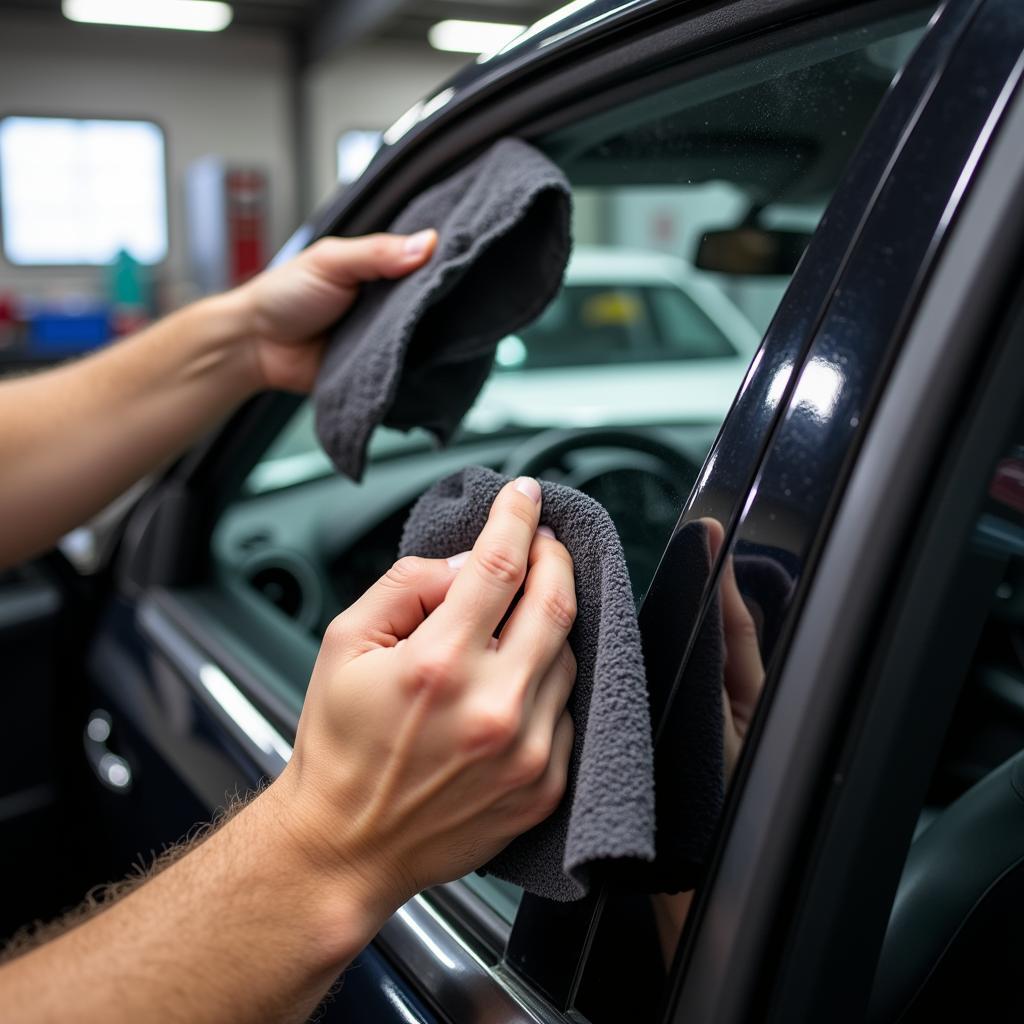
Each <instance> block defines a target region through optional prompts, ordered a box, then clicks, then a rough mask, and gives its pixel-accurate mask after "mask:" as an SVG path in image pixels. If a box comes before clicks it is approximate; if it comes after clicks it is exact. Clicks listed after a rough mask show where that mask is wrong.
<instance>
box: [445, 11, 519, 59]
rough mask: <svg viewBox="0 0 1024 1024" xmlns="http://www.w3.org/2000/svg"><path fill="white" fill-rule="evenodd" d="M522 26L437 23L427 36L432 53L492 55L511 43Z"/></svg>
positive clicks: (499, 23)
mask: <svg viewBox="0 0 1024 1024" xmlns="http://www.w3.org/2000/svg"><path fill="white" fill-rule="evenodd" d="M525 28H526V26H525V25H507V24H504V23H503V22H497V21H459V20H457V19H449V20H448V21H439V22H438V23H437V24H436V25H434V26H433V27H432V28H431V29H430V31H429V32H428V33H427V39H429V40H430V45H431V46H432V47H434V49H435V50H451V51H452V52H454V53H492V52H493V51H495V50H500V49H501V48H502V47H503V46H505V45H506V44H507V43H510V42H511V41H512V40H513V39H515V37H516V36H517V35H519V33H520V32H522V31H523V30H524V29H525Z"/></svg>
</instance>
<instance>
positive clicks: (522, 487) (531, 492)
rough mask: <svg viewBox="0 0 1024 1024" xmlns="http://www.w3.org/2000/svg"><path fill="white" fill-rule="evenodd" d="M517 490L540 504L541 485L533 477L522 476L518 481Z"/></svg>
mask: <svg viewBox="0 0 1024 1024" xmlns="http://www.w3.org/2000/svg"><path fill="white" fill-rule="evenodd" d="M516 490H517V491H519V493H520V494H525V495H526V496H527V497H528V498H530V499H531V500H533V501H535V502H537V503H538V504H539V503H540V484H539V483H537V481H536V480H534V479H533V477H532V476H521V477H520V478H519V479H518V480H517V481H516Z"/></svg>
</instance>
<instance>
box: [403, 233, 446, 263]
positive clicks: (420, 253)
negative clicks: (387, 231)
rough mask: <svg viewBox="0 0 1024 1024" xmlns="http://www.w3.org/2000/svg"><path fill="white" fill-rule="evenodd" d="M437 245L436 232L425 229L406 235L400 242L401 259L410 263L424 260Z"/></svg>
mask: <svg viewBox="0 0 1024 1024" xmlns="http://www.w3.org/2000/svg"><path fill="white" fill-rule="evenodd" d="M435 245H437V231H435V230H434V228H426V229H425V230H423V231H417V232H416V233H415V234H414V235H408V236H407V237H406V238H405V240H404V241H403V242H402V258H403V259H406V260H410V261H415V260H422V259H425V258H426V257H427V256H428V255H429V254H430V253H431V252H432V251H433V249H434V246H435Z"/></svg>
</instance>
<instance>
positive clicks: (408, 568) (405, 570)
mask: <svg viewBox="0 0 1024 1024" xmlns="http://www.w3.org/2000/svg"><path fill="white" fill-rule="evenodd" d="M423 563H424V560H423V559H422V558H416V557H415V556H413V555H406V556H405V557H404V558H400V559H399V560H398V561H397V562H395V564H394V565H393V566H391V568H390V569H388V571H387V572H386V573H385V574H384V575H383V577H382V578H381V583H383V584H384V585H385V586H388V587H407V586H408V585H409V584H410V583H412V582H413V581H415V580H416V579H418V578H419V577H420V576H421V575H422V573H423Z"/></svg>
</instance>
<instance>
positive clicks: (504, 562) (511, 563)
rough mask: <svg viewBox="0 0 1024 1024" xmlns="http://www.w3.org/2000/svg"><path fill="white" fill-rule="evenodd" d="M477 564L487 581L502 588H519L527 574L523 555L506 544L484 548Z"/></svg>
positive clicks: (478, 556)
mask: <svg viewBox="0 0 1024 1024" xmlns="http://www.w3.org/2000/svg"><path fill="white" fill-rule="evenodd" d="M476 563H477V565H478V567H479V570H480V573H481V575H482V576H483V577H484V578H485V579H487V580H489V581H491V582H493V583H499V584H501V585H502V586H510V585H513V584H514V585H516V586H518V585H519V584H520V583H521V582H522V579H523V576H524V575H525V573H526V567H525V565H524V564H523V557H522V555H520V554H519V553H518V552H516V551H515V549H514V548H512V547H511V546H510V545H506V544H492V545H488V546H487V547H485V548H483V549H482V550H481V551H479V552H478V554H477V558H476Z"/></svg>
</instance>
